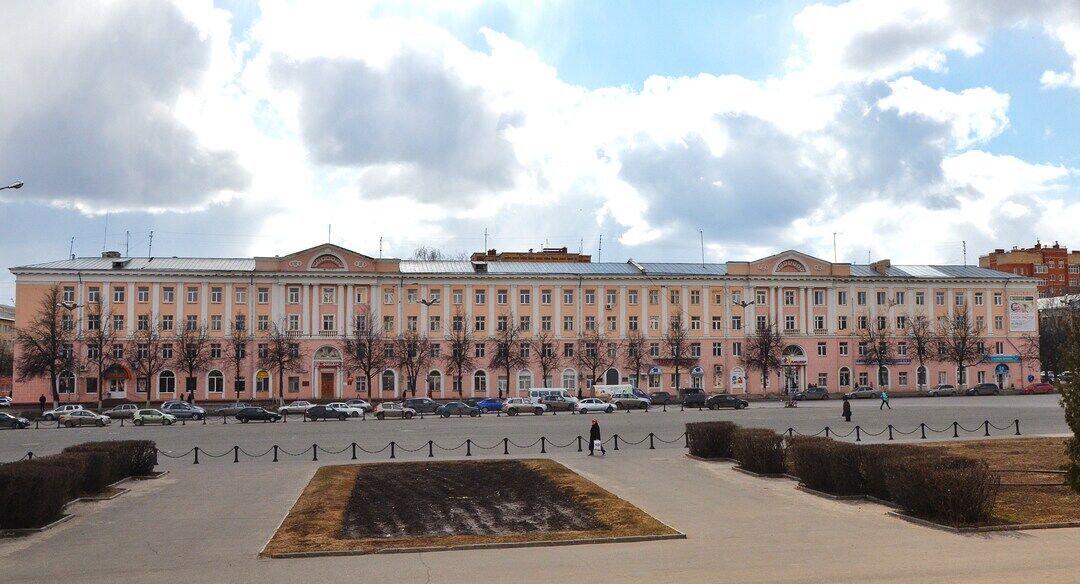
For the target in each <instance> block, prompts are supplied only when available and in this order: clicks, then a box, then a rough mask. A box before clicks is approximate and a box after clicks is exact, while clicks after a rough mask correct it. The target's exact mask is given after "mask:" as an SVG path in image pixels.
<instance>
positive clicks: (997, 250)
mask: <svg viewBox="0 0 1080 584" xmlns="http://www.w3.org/2000/svg"><path fill="white" fill-rule="evenodd" d="M994 253H1005V250H1004V249H1000V248H998V249H995V250H994Z"/></svg>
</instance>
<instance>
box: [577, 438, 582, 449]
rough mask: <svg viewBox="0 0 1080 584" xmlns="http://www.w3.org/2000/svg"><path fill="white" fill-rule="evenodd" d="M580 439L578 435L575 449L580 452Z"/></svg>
mask: <svg viewBox="0 0 1080 584" xmlns="http://www.w3.org/2000/svg"><path fill="white" fill-rule="evenodd" d="M581 441H582V438H581V436H578V437H577V451H578V452H582V450H581Z"/></svg>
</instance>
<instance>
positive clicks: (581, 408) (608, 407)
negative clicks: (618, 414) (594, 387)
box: [576, 397, 615, 414]
mask: <svg viewBox="0 0 1080 584" xmlns="http://www.w3.org/2000/svg"><path fill="white" fill-rule="evenodd" d="M576 406H577V409H578V410H577V411H578V413H580V414H588V413H589V412H607V413H609V414H610V413H612V412H614V411H615V404H612V403H610V402H606V401H604V400H602V399H599V398H595V397H587V398H585V399H583V400H581V401H579V402H578V403H577V404H576Z"/></svg>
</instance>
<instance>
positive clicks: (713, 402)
mask: <svg viewBox="0 0 1080 584" xmlns="http://www.w3.org/2000/svg"><path fill="white" fill-rule="evenodd" d="M748 405H750V402H748V401H746V400H744V399H739V398H737V397H735V396H733V395H730V394H726V393H718V394H716V395H714V396H710V397H709V399H707V400H705V407H707V408H709V409H710V410H718V409H720V408H735V409H736V410H741V409H743V408H745V407H746V406H748Z"/></svg>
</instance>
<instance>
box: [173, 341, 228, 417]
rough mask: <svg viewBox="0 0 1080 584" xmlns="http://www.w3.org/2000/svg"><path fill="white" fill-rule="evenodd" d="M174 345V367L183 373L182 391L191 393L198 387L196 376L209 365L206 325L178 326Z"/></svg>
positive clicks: (208, 343)
mask: <svg viewBox="0 0 1080 584" xmlns="http://www.w3.org/2000/svg"><path fill="white" fill-rule="evenodd" d="M176 344H177V351H176V367H177V369H179V370H181V371H183V372H184V375H185V377H184V390H185V391H187V392H188V393H192V392H194V391H195V390H196V388H198V386H199V383H198V380H197V379H198V374H199V373H201V372H203V371H206V369H207V367H209V365H210V336H209V334H207V332H206V324H205V323H199V324H196V325H194V326H188V325H187V324H186V323H185V324H183V325H180V328H178V329H177V331H176ZM237 401H239V400H237Z"/></svg>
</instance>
